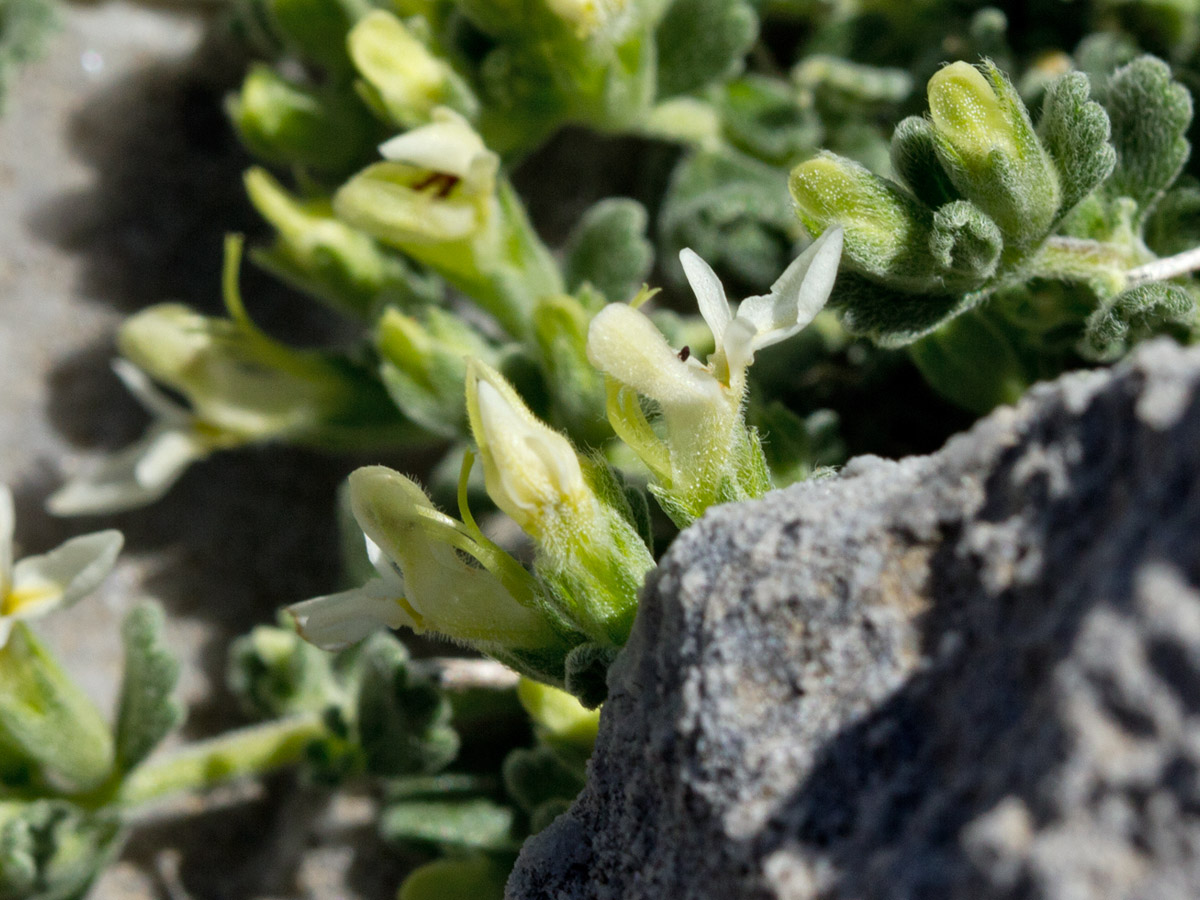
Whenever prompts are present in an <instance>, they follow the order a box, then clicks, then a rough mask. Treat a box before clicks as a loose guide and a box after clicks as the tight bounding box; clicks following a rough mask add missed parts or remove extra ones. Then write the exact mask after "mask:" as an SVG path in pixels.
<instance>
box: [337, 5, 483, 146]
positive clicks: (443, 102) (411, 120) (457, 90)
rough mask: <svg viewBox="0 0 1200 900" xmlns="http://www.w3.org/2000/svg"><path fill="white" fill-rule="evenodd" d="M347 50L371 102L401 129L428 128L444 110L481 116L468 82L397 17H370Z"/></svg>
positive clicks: (354, 32) (359, 26)
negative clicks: (435, 114)
mask: <svg viewBox="0 0 1200 900" xmlns="http://www.w3.org/2000/svg"><path fill="white" fill-rule="evenodd" d="M347 46H348V47H349V50H350V56H351V58H352V59H353V60H354V65H355V68H357V69H358V73H359V75H361V76H362V79H363V88H364V90H365V92H366V95H367V98H368V100H369V101H371V102H372V103H373V104H374V105H375V106H377V107H379V108H380V109H381V110H383V111H384V112H386V114H387V115H388V117H389V118H391V119H392V121H394V122H396V123H397V124H398V125H402V126H404V127H406V128H411V127H414V126H417V125H424V124H426V123H428V122H429V121H430V119H431V118H432V116H433V110H434V109H435V108H437V107H438V106H447V107H450V108H452V109H455V110H457V111H458V112H461V113H463V114H464V115H466V116H474V115H475V114H476V112H478V107H479V103H478V101H477V100H476V99H475V96H474V94H473V93H472V92H471V89H470V88H469V87H468V86H467V84H466V82H464V81H463V80H462V78H461V77H460V76H459V75H458V73H456V72H455V71H454V69H452V68H451V67H450V64H449V63H448V62H446V61H445V60H444V59H441V58H439V57H438V56H436V55H435V54H434V53H432V52H431V51H430V50H429V48H428V47H426V46H425V44H424V43H422V42H421V41H420V40H418V39H417V37H416V36H415V35H414V34H413V33H412V32H411V31H410V30H409V29H408V28H407V27H406V26H405V24H404V22H402V21H401V20H400V19H398V18H397V17H396V16H394V15H392V14H391V13H389V12H385V11H383V10H375V11H374V12H372V13H369V14H368V15H367V16H366V17H365V18H363V20H362V21H360V22H359V23H358V24H357V25H355V26H354V29H353V30H352V31H351V32H350V36H349V38H348V40H347Z"/></svg>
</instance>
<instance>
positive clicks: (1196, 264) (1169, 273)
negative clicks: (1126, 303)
mask: <svg viewBox="0 0 1200 900" xmlns="http://www.w3.org/2000/svg"><path fill="white" fill-rule="evenodd" d="M1198 270H1200V247H1194V248H1193V249H1191V250H1185V251H1184V252H1183V253H1178V254H1176V255H1175V256H1168V257H1165V258H1163V259H1156V260H1154V261H1153V262H1148V263H1146V264H1145V265H1144V266H1138V267H1137V268H1136V269H1130V270H1129V272H1128V273H1126V274H1127V275H1128V277H1129V286H1130V287H1137V286H1139V285H1142V284H1150V283H1151V282H1154V281H1167V280H1168V279H1171V278H1179V277H1180V276H1181V275H1190V274H1191V273H1192V272H1195V271H1198Z"/></svg>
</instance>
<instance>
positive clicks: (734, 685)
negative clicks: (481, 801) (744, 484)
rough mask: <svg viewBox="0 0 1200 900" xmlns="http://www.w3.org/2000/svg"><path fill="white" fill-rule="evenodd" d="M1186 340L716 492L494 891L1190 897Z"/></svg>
mask: <svg viewBox="0 0 1200 900" xmlns="http://www.w3.org/2000/svg"><path fill="white" fill-rule="evenodd" d="M1198 476H1200V350H1197V349H1193V350H1186V351H1185V350H1180V349H1178V348H1176V347H1175V346H1173V345H1171V344H1168V343H1155V344H1153V345H1149V346H1146V347H1144V348H1142V349H1141V350H1140V351H1139V352H1138V353H1137V354H1136V355H1135V356H1133V357H1132V358H1131V359H1130V360H1129V361H1127V362H1126V363H1125V364H1122V365H1121V366H1119V367H1118V368H1117V369H1115V370H1114V371H1112V372H1097V373H1087V374H1080V375H1072V376H1068V377H1065V378H1062V379H1060V380H1059V381H1057V382H1055V383H1053V384H1050V385H1045V386H1042V387H1039V388H1036V389H1035V390H1033V391H1032V392H1031V393H1030V395H1029V396H1028V397H1027V398H1026V399H1025V400H1024V401H1023V402H1022V403H1021V404H1020V405H1019V406H1018V407H1016V408H1015V409H1002V410H999V411H997V412H996V413H994V414H993V415H991V416H990V417H989V418H987V419H985V420H984V421H982V422H980V423H979V424H978V425H977V426H976V427H975V428H973V429H972V430H971V431H970V432H969V433H967V434H965V435H962V436H960V437H957V438H955V439H953V440H951V441H950V442H949V443H948V444H947V445H946V447H945V448H944V449H942V450H941V451H940V452H938V453H936V454H934V455H932V456H928V457H921V458H912V459H908V460H905V461H903V462H900V463H895V462H888V461H885V460H882V459H876V458H861V459H858V460H855V461H854V462H852V463H851V464H850V465H849V466H847V467H846V469H845V470H844V471H843V472H842V474H841V475H840V476H839V477H836V478H831V479H828V480H823V481H818V482H814V483H808V484H804V485H799V486H797V487H794V488H791V489H789V490H786V491H782V492H779V493H776V494H773V495H771V496H769V497H767V498H766V499H764V500H762V501H760V502H757V503H752V504H742V505H736V506H728V507H724V508H721V509H716V510H714V511H712V512H711V513H710V514H709V515H707V516H706V517H705V518H704V519H703V520H702V521H701V522H700V523H698V524H697V525H696V526H695V527H693V528H692V529H690V530H689V531H688V532H686V533H685V534H684V535H683V536H682V537H681V538H680V540H679V541H677V543H676V544H675V546H674V547H673V548H672V549H671V551H670V552H669V553H668V554H667V557H666V559H665V560H664V562H663V565H662V566H661V567H660V569H659V570H658V572H657V574H656V576H655V577H654V578H653V580H652V582H651V584H650V585H649V586H648V589H647V591H646V595H645V598H644V600H643V605H642V608H641V610H640V612H639V616H638V621H637V624H636V627H635V628H634V634H633V638H632V640H631V642H630V645H629V646H628V648H627V649H626V651H625V652H624V653H623V655H622V656H621V657H620V658H619V660H618V662H617V664H616V665H615V666H614V668H613V670H612V672H611V674H610V678H609V684H610V690H611V697H610V700H609V701H608V704H607V705H606V707H605V710H604V715H603V720H602V726H601V732H600V738H599V743H598V746H597V751H596V754H595V757H594V759H593V763H592V768H591V773H590V777H589V780H588V785H587V788H586V789H585V791H584V793H583V794H582V795H581V796H580V798H579V799H578V801H577V802H576V803H575V805H574V806H573V807H572V809H571V810H570V811H569V812H568V813H566V814H564V815H563V816H562V817H560V818H559V819H558V820H556V821H555V823H554V824H553V825H552V826H551V827H550V828H548V829H547V830H546V831H544V832H542V833H541V834H540V835H539V836H538V837H537V838H535V839H534V840H533V841H531V842H530V843H529V844H527V845H526V848H525V850H524V852H523V853H522V856H521V859H520V861H519V863H518V865H517V868H516V871H515V872H514V875H513V877H512V879H511V881H510V883H509V892H508V896H509V898H510V900H583V898H596V900H640V898H647V900H665V898H670V900H692V898H705V900H709V898H720V900H734V898H737V900H751V898H753V900H758V898H779V900H783V898H786V900H801V898H816V897H821V898H851V897H853V898H885V897H886V898H934V897H936V898H975V900H977V898H991V897H996V898H999V897H1004V898H1019V897H1020V898H1024V897H1029V898H1034V897H1037V898H1053V900H1074V898H1079V900H1096V898H1135V897H1136V898H1140V900H1144V898H1180V900H1183V898H1194V897H1197V896H1200V591H1198V584H1200V477H1198Z"/></svg>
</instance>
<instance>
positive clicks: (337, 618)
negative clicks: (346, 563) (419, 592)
mask: <svg viewBox="0 0 1200 900" xmlns="http://www.w3.org/2000/svg"><path fill="white" fill-rule="evenodd" d="M399 599H400V598H399V597H397V596H396V594H395V593H393V591H392V586H391V585H389V584H388V583H386V582H385V581H384V580H383V579H381V578H375V579H372V580H371V581H368V582H367V583H366V584H364V585H363V586H362V587H360V588H354V589H353V590H349V591H342V592H341V593H340V594H328V595H326V596H324V597H314V598H313V599H311V600H305V601H303V602H302V603H294V604H292V605H291V606H289V607H288V608H287V611H288V613H289V614H290V615H291V616H292V617H293V618H294V619H295V620H296V627H297V628H298V629H299V631H300V635H301V637H303V638H304V639H305V640H306V641H309V642H310V643H313V644H316V645H317V646H318V647H320V648H321V649H323V650H342V649H344V648H346V647H349V646H350V645H351V644H357V643H358V642H359V641H361V640H362V639H363V638H365V637H366V636H367V635H369V634H371V633H372V632H375V631H379V630H380V629H381V628H399V627H400V626H401V625H407V626H409V627H410V628H411V627H413V626H414V625H416V623H415V622H414V620H413V619H412V618H411V617H410V616H409V615H408V614H407V613H405V611H404V609H403V607H401V605H400V603H399Z"/></svg>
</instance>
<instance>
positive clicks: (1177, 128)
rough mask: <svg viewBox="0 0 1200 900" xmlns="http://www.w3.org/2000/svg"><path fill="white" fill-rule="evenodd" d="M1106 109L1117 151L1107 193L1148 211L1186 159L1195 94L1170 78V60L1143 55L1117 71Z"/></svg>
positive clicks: (1176, 174)
mask: <svg viewBox="0 0 1200 900" xmlns="http://www.w3.org/2000/svg"><path fill="white" fill-rule="evenodd" d="M1105 106H1107V107H1108V114H1109V118H1110V119H1111V120H1112V141H1113V146H1115V147H1116V151H1117V165H1116V168H1115V169H1114V170H1113V173H1112V176H1111V177H1110V178H1109V180H1108V184H1107V190H1108V193H1109V194H1110V195H1112V196H1114V197H1132V198H1133V199H1134V200H1135V201H1136V202H1137V204H1138V206H1139V207H1140V208H1141V209H1142V211H1143V213H1144V212H1145V211H1146V210H1147V209H1148V208H1149V207H1150V206H1152V205H1153V204H1154V203H1155V201H1156V200H1157V199H1158V198H1159V197H1160V196H1161V194H1162V192H1163V191H1164V190H1166V189H1167V188H1168V187H1169V186H1170V185H1171V183H1172V182H1173V181H1174V180H1175V178H1176V176H1178V175H1179V172H1180V170H1181V169H1182V168H1183V164H1184V163H1185V162H1186V161H1187V158H1188V153H1189V150H1190V145H1189V144H1188V141H1187V138H1186V137H1184V134H1185V133H1186V132H1187V128H1188V125H1189V124H1190V123H1191V121H1192V97H1191V94H1189V93H1188V91H1187V88H1185V87H1184V86H1183V85H1181V84H1179V83H1178V82H1176V81H1173V80H1172V79H1171V70H1170V68H1169V67H1168V66H1167V64H1166V63H1165V62H1163V61H1162V60H1161V59H1155V58H1154V57H1153V56H1142V57H1139V58H1138V59H1135V60H1134V61H1133V62H1131V63H1130V64H1129V65H1127V66H1125V67H1123V68H1121V69H1118V70H1117V71H1116V72H1114V73H1113V76H1112V79H1111V80H1110V81H1109V85H1108V95H1107V98H1106V100H1105Z"/></svg>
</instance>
